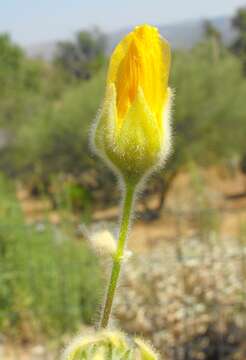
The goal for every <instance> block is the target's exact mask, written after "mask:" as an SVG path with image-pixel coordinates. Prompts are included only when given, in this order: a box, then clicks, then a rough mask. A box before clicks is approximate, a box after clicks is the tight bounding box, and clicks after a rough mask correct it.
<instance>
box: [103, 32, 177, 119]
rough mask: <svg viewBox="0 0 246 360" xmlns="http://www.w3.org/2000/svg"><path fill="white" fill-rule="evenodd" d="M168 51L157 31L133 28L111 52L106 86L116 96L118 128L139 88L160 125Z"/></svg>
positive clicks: (169, 55)
mask: <svg viewBox="0 0 246 360" xmlns="http://www.w3.org/2000/svg"><path fill="white" fill-rule="evenodd" d="M170 58H171V53H170V47H169V44H168V43H167V41H166V40H164V39H163V38H161V36H160V34H159V32H158V30H157V28H155V27H152V26H149V25H142V26H138V27H136V28H135V30H134V31H133V32H131V33H130V34H128V35H127V36H126V37H125V38H124V39H123V40H122V41H121V42H120V43H119V45H118V46H117V47H116V48H115V50H114V52H113V54H112V57H111V61H110V65H109V71H108V80H107V82H108V84H110V83H114V84H115V87H116V94H117V104H116V107H117V112H118V121H119V124H121V123H122V119H123V117H124V116H125V114H126V112H127V111H128V109H129V106H130V104H131V103H132V102H133V101H134V100H135V98H136V96H137V91H138V88H139V87H141V88H142V90H143V93H144V97H145V99H146V101H147V103H148V105H149V107H150V109H151V111H152V112H153V113H154V115H155V116H156V118H157V120H158V122H159V125H161V124H162V112H163V104H164V102H165V99H166V97H167V87H168V77H169V68H170Z"/></svg>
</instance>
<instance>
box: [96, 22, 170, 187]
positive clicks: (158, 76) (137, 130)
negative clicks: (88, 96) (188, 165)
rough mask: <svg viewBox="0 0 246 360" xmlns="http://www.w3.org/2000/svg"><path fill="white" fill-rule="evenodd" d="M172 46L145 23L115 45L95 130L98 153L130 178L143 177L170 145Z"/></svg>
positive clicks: (166, 152) (157, 164) (160, 161)
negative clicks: (169, 83) (170, 69)
mask: <svg viewBox="0 0 246 360" xmlns="http://www.w3.org/2000/svg"><path fill="white" fill-rule="evenodd" d="M170 58H171V54H170V47H169V44H168V43H167V41H166V40H164V39H163V38H162V37H161V36H160V34H159V32H158V30H157V28H155V27H152V26H149V25H142V26H138V27H136V28H135V29H134V31H133V32H131V33H129V34H128V35H127V36H126V37H125V38H124V39H123V40H122V41H121V42H120V43H119V44H118V46H117V47H116V48H115V50H114V52H113V54H112V56H111V60H110V65H109V70H108V77H107V85H106V94H105V99H104V103H103V107H102V110H101V112H100V114H99V117H98V122H97V124H96V128H95V133H94V143H95V146H96V149H97V150H98V153H99V154H100V155H101V156H103V157H104V158H106V160H107V161H108V162H109V163H110V164H111V165H112V166H113V167H114V168H116V169H117V170H118V171H119V172H120V173H121V174H122V175H123V176H124V177H125V178H127V179H129V178H131V179H135V180H137V181H138V180H139V179H140V178H141V177H142V176H143V175H144V174H146V173H147V172H149V171H150V170H151V169H153V168H155V167H156V166H159V165H161V164H162V163H163V161H164V160H165V159H166V157H167V154H168V152H169V149H170V125H169V117H170V116H169V113H170V100H171V90H170V89H169V88H168V78H169V68H170Z"/></svg>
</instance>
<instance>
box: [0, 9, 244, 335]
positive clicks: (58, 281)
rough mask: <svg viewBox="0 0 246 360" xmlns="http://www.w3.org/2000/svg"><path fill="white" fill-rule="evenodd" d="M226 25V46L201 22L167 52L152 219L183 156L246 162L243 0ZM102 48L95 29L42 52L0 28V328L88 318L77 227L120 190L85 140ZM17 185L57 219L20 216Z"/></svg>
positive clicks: (186, 161) (84, 260) (34, 328)
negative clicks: (167, 102) (165, 124)
mask: <svg viewBox="0 0 246 360" xmlns="http://www.w3.org/2000/svg"><path fill="white" fill-rule="evenodd" d="M233 24H234V26H235V28H236V29H237V38H236V39H235V41H234V43H233V44H232V45H231V46H230V47H226V46H225V45H224V44H223V43H222V40H221V36H220V34H219V33H218V31H217V30H216V29H215V28H213V26H212V25H211V24H210V23H208V22H207V23H206V24H204V39H203V41H202V42H200V43H199V44H198V45H196V46H195V47H194V48H193V49H191V50H176V51H174V54H173V65H172V73H171V87H172V88H173V89H174V90H175V103H174V107H173V118H174V121H173V128H174V144H175V148H174V152H173V155H172V156H171V158H170V161H169V163H168V165H167V167H166V169H165V171H162V172H161V174H159V175H158V176H155V178H153V179H151V181H150V183H149V185H148V188H147V189H146V191H145V194H144V195H145V197H144V200H145V201H144V206H145V210H147V213H148V214H150V213H151V212H150V210H149V209H148V201H147V200H148V198H149V197H151V196H152V195H153V194H155V195H156V196H157V197H158V203H157V206H156V207H155V209H154V210H153V208H152V213H151V215H148V219H149V218H150V217H151V218H152V217H154V218H158V217H159V216H161V210H162V209H163V207H164V206H165V199H166V195H167V193H168V191H169V189H170V188H171V185H172V182H173V180H174V179H175V177H176V176H177V175H178V174H179V173H180V171H183V170H184V169H188V170H189V171H190V164H191V163H192V164H193V165H194V164H195V165H199V166H201V167H204V168H206V167H208V166H209V165H217V164H224V165H228V164H231V163H233V164H236V166H237V167H240V169H241V171H243V172H245V173H246V155H245V154H246V146H245V134H246V106H245V99H246V77H245V75H246V70H245V68H246V10H245V9H241V10H239V11H238V13H237V14H236V15H235V17H234V20H233ZM105 49H106V38H105V37H104V36H103V34H101V33H100V31H98V30H97V29H95V30H94V31H93V32H86V31H83V32H79V33H78V34H77V35H76V36H75V38H74V40H72V41H70V42H69V41H67V42H62V43H60V44H59V45H58V51H57V53H56V57H55V59H54V60H53V62H46V61H44V60H42V59H30V58H28V57H27V56H26V55H25V53H24V52H23V50H22V49H21V48H20V47H19V46H17V45H16V44H14V43H13V42H12V40H11V38H10V37H9V36H8V35H7V34H1V35H0V171H1V181H0V199H1V203H0V333H1V332H2V333H4V334H7V335H11V336H17V337H19V338H21V339H25V338H28V339H32V337H33V336H34V334H39V335H42V336H43V335H45V336H48V337H53V338H54V337H55V336H58V334H64V333H67V332H71V331H73V330H75V329H78V328H79V325H80V323H81V322H85V323H90V322H91V321H92V320H93V314H95V309H96V308H97V305H98V302H99V300H100V299H101V297H100V294H101V289H102V287H103V280H102V276H101V275H100V273H101V268H100V265H99V264H98V263H97V261H96V259H95V255H94V254H92V252H91V250H90V249H89V248H88V245H87V243H86V242H85V241H83V239H82V238H83V237H82V236H81V233H79V232H76V231H77V230H76V229H77V228H76V226H77V224H78V223H80V222H81V221H83V222H87V223H90V220H91V216H92V214H93V213H94V212H95V210H100V209H105V208H106V207H108V206H109V205H115V204H116V202H117V200H118V192H117V189H116V186H115V183H114V181H115V179H114V176H113V175H112V174H111V173H110V172H109V171H108V170H107V169H106V168H105V167H104V166H103V165H102V164H101V162H100V161H98V159H96V158H95V157H94V156H93V155H92V154H91V151H90V149H89V147H88V134H89V129H90V126H91V123H92V121H93V119H94V118H95V116H96V113H97V110H98V108H99V106H100V103H101V101H102V97H103V93H104V82H105V73H106V64H107V54H106V53H105ZM18 187H24V188H25V190H26V191H28V193H29V195H30V196H32V197H33V198H35V199H48V200H49V202H50V203H51V206H52V210H56V211H59V212H60V214H61V216H62V221H61V223H62V225H59V226H56V225H52V224H51V223H50V221H49V219H48V217H47V219H46V220H45V221H44V222H42V223H39V222H36V223H34V224H32V225H26V219H25V217H24V215H23V211H22V209H21V207H20V202H19V201H18V200H17V198H16V195H15V192H16V188H18ZM27 250H28V251H27ZM44 269H45V270H46V271H44ZM47 270H48V271H47ZM151 281H152V280H151ZM128 325H129V324H128ZM133 328H134V327H133ZM186 341H187V339H186Z"/></svg>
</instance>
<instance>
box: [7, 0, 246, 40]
mask: <svg viewBox="0 0 246 360" xmlns="http://www.w3.org/2000/svg"><path fill="white" fill-rule="evenodd" d="M0 2H1V4H0V32H9V33H10V34H11V36H12V38H13V39H14V40H15V41H17V42H19V43H21V44H23V45H28V44H35V43H42V42H47V41H52V40H57V39H58V40H59V39H64V38H67V37H70V36H71V35H72V34H73V33H74V32H75V31H77V30H78V29H81V28H87V27H91V26H93V25H98V26H99V27H100V28H101V29H102V30H103V31H105V32H110V31H114V30H119V29H121V28H122V27H125V26H128V25H136V24H139V23H144V22H148V23H150V24H156V25H158V24H163V25H165V24H170V23H176V22H180V21H185V20H189V19H200V18H208V17H215V16H220V15H232V14H233V13H234V12H235V10H236V9H237V8H238V7H239V6H243V5H246V0H169V1H167V0H124V1H119V0H0Z"/></svg>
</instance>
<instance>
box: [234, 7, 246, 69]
mask: <svg viewBox="0 0 246 360" xmlns="http://www.w3.org/2000/svg"><path fill="white" fill-rule="evenodd" d="M232 23H233V26H234V28H235V29H236V31H237V37H236V40H235V41H234V43H233V45H232V50H233V51H234V53H235V54H236V55H237V56H238V57H239V58H240V59H241V61H242V64H243V70H244V73H245V75H246V7H245V8H241V9H239V10H238V12H237V14H236V15H235V17H234V19H233V21H232Z"/></svg>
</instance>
